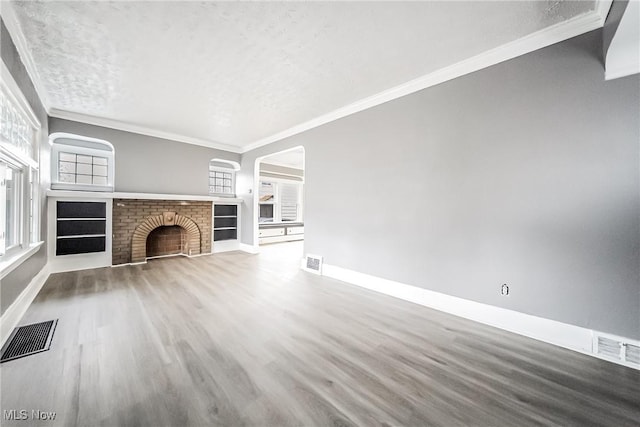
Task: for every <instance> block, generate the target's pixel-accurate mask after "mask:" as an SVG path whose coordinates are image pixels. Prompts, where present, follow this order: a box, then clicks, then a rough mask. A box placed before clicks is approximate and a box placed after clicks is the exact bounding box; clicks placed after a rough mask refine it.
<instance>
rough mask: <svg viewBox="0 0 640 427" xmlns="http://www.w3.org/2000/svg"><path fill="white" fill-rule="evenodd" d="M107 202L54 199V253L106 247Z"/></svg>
mask: <svg viewBox="0 0 640 427" xmlns="http://www.w3.org/2000/svg"><path fill="white" fill-rule="evenodd" d="M106 206H107V205H106V202H78V201H58V202H56V256H62V255H75V254H87V253H93V252H104V251H105V250H106V237H107V235H106V230H107V219H106V214H107V208H106Z"/></svg>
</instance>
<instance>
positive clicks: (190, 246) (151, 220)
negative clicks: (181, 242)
mask: <svg viewBox="0 0 640 427" xmlns="http://www.w3.org/2000/svg"><path fill="white" fill-rule="evenodd" d="M165 225H166V226H171V225H178V226H180V227H182V228H184V229H185V230H186V232H187V243H186V246H185V248H184V250H185V252H186V253H187V254H189V255H198V254H200V228H198V225H197V224H196V223H195V222H193V220H192V219H191V218H188V217H186V216H182V215H180V214H178V213H175V212H165V213H163V214H162V215H156V216H150V217H148V218H146V219H145V220H144V221H143V222H142V223H141V224H140V225H138V226H137V227H136V229H135V230H134V232H133V238H132V239H131V262H143V261H144V260H145V259H146V258H147V237H148V236H149V233H151V232H152V231H153V230H155V229H156V228H158V227H162V226H165Z"/></svg>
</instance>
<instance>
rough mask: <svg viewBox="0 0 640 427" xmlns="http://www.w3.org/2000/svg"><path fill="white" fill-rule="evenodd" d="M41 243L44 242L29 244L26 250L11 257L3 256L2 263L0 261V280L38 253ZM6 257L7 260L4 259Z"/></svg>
mask: <svg viewBox="0 0 640 427" xmlns="http://www.w3.org/2000/svg"><path fill="white" fill-rule="evenodd" d="M43 243H44V241H41V242H36V243H31V244H30V245H29V246H28V247H27V248H26V249H23V250H22V251H20V252H18V253H17V254H15V255H13V256H9V255H5V256H4V257H3V259H2V261H0V280H2V278H3V277H5V276H7V275H8V274H9V273H11V272H12V271H13V270H15V269H16V268H18V267H19V266H20V265H21V264H22V263H23V262H25V261H26V260H28V259H29V258H31V256H32V255H33V254H35V253H36V252H38V251H39V250H40V247H41V246H42V245H43ZM7 256H8V258H6V257H7Z"/></svg>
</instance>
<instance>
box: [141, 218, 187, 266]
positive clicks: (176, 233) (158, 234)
mask: <svg viewBox="0 0 640 427" xmlns="http://www.w3.org/2000/svg"><path fill="white" fill-rule="evenodd" d="M186 246H187V230H185V229H184V228H182V227H180V226H179V225H163V226H161V227H158V228H156V229H154V230H152V231H151V233H149V235H148V236H147V253H146V258H153V257H160V256H168V255H179V254H188V248H187V247H186Z"/></svg>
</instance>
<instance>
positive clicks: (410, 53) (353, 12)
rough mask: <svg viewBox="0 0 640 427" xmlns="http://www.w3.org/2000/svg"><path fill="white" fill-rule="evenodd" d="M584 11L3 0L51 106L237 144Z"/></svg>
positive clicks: (477, 5) (548, 5)
mask: <svg viewBox="0 0 640 427" xmlns="http://www.w3.org/2000/svg"><path fill="white" fill-rule="evenodd" d="M593 8H594V2H592V1H579V2H564V1H514V2H505V1H499V2H479V1H475V2H446V3H445V2H313V3H309V2H284V3H275V2H247V3H245V2H222V3H215V2H199V3H196V2H86V1H84V2H49V1H47V2H14V3H13V10H14V12H15V14H16V16H17V18H18V21H19V23H20V26H21V28H22V32H23V34H24V37H25V40H26V44H27V47H28V49H29V50H30V51H31V54H32V58H33V62H34V65H35V68H36V70H37V74H38V75H39V79H40V80H41V86H42V87H43V88H44V90H45V92H46V93H47V98H48V101H49V104H50V105H49V107H51V108H55V109H57V110H63V111H69V112H76V113H82V114H87V115H91V116H95V117H99V118H105V119H111V120H115V121H120V122H124V123H129V124H133V125H137V126H143V127H146V128H150V129H155V130H158V131H162V132H170V133H173V134H178V135H183V136H185V137H191V138H198V139H202V140H207V141H211V142H217V143H224V144H230V145H235V146H238V147H242V146H246V145H247V144H249V143H252V142H254V141H256V140H259V139H261V138H264V137H268V136H270V135H273V134H276V133H278V132H281V131H283V130H286V129H288V128H291V127H293V126H295V125H298V124H300V123H302V122H305V121H308V120H311V119H314V118H316V117H318V116H320V115H322V114H325V113H328V112H331V111H333V110H335V109H337V108H340V107H343V106H345V105H347V104H350V103H352V102H355V101H358V100H360V99H362V98H365V97H368V96H371V95H373V94H376V93H378V92H381V91H383V90H386V89H389V88H391V87H393V86H397V85H399V84H402V83H404V82H407V81H409V80H411V79H414V78H417V77H419V76H422V75H425V74H427V73H429V72H432V71H435V70H438V69H440V68H442V67H445V66H448V65H450V64H452V63H455V62H457V61H460V60H463V59H466V58H468V57H470V56H473V55H476V54H478V53H481V52H483V51H486V50H488V49H491V48H494V47H496V46H499V45H502V44H504V43H507V42H509V41H512V40H514V39H518V38H520V37H523V36H525V35H527V34H530V33H532V32H535V31H537V30H540V29H543V28H545V27H548V26H550V25H553V24H556V23H558V22H561V21H564V20H566V19H568V18H571V17H574V16H577V15H579V14H581V13H584V12H587V11H590V10H592V9H593Z"/></svg>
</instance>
